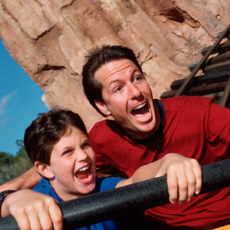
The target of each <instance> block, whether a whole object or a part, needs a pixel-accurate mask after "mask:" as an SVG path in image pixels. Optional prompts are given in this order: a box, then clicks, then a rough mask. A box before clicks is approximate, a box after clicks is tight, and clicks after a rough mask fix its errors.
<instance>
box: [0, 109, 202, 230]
mask: <svg viewBox="0 0 230 230" xmlns="http://www.w3.org/2000/svg"><path fill="white" fill-rule="evenodd" d="M24 143H25V148H26V151H27V154H28V156H29V158H30V159H31V161H32V162H33V164H34V166H35V168H36V170H37V172H38V173H39V174H40V175H41V176H42V177H43V178H42V179H41V181H40V183H39V184H38V185H37V186H36V187H34V189H33V190H35V191H37V192H40V193H44V194H46V195H49V196H51V197H53V198H54V199H55V200H57V201H58V202H61V201H63V200H65V201H66V200H71V199H76V198H80V197H83V196H85V195H87V194H91V193H96V192H101V191H105V190H108V189H112V188H115V187H121V186H125V185H129V184H132V183H135V182H139V181H142V180H146V179H150V178H154V177H156V176H161V175H165V174H166V172H167V170H168V169H169V168H170V165H175V162H183V161H189V162H192V164H194V160H190V159H189V160H188V159H187V158H185V157H183V156H180V155H177V154H169V155H171V157H170V158H169V157H168V158H167V157H166V158H164V161H163V160H162V161H158V163H156V162H154V163H150V164H148V165H145V166H142V167H140V168H139V169H138V170H136V172H135V173H134V174H133V175H132V176H131V177H130V178H129V179H126V180H124V179H121V178H118V177H111V178H97V177H96V176H95V175H96V161H95V153H94V151H93V149H92V147H91V146H90V143H89V139H88V135H87V131H86V128H85V125H84V123H83V122H82V120H81V118H80V117H79V116H78V115H77V114H75V113H73V112H71V111H68V110H53V111H50V112H47V113H43V114H40V116H39V117H38V118H37V119H36V120H34V121H33V122H32V123H31V125H30V126H29V127H28V128H27V129H26V132H25V136H24ZM169 159H170V160H169ZM159 162H160V163H159ZM195 164H196V167H195V168H196V170H195V172H193V173H191V174H190V175H189V177H191V178H192V180H193V183H196V184H197V186H196V190H198V191H200V189H201V180H198V179H197V178H200V177H201V170H197V169H198V168H199V169H200V167H199V165H198V163H195ZM188 166H189V165H188ZM197 171H198V172H197ZM197 173H198V174H199V175H198V176H197ZM193 193H195V190H194V192H193ZM18 194H19V195H18V196H17V199H14V200H12V199H11V198H10V197H11V195H9V197H7V198H9V199H7V198H6V201H5V202H4V203H3V211H4V209H5V208H8V210H9V212H8V213H7V211H8V210H7V211H6V210H5V211H4V213H3V216H4V215H6V214H9V213H11V214H12V215H13V216H14V217H15V219H16V220H17V222H18V225H19V227H20V228H21V229H31V228H33V229H34V228H36V229H50V228H52V229H53V228H54V229H62V221H61V218H60V216H61V213H60V210H59V209H58V206H55V204H54V203H52V205H51V206H50V205H49V204H50V202H52V201H50V199H49V200H47V198H46V197H45V196H43V195H39V193H33V192H32V191H29V190H26V191H23V190H21V191H19V192H18ZM40 200H43V201H44V202H43V203H42V205H41V202H40ZM37 201H38V203H39V202H40V203H39V204H38V205H37V204H36V205H34V206H33V204H34V203H36V202H37ZM81 229H117V225H116V223H115V221H113V220H109V221H105V222H102V223H97V224H94V225H91V226H86V227H84V228H81Z"/></svg>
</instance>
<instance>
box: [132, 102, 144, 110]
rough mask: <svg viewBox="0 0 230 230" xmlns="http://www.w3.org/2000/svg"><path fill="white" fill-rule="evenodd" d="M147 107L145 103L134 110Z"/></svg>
mask: <svg viewBox="0 0 230 230" xmlns="http://www.w3.org/2000/svg"><path fill="white" fill-rule="evenodd" d="M145 105H146V103H144V104H142V105H139V106H137V107H136V108H135V109H134V110H137V109H141V108H143V107H144V106H145Z"/></svg>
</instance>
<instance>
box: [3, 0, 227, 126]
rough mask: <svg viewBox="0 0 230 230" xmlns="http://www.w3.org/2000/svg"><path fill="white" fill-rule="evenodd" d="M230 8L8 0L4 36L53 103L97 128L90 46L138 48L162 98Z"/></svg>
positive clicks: (132, 0)
mask: <svg viewBox="0 0 230 230" xmlns="http://www.w3.org/2000/svg"><path fill="white" fill-rule="evenodd" d="M229 9H230V1H229V0H213V1H209V0H193V1H188V0H153V1H148V0H126V1H123V0H13V1H10V0H0V37H1V38H2V39H3V41H4V44H5V46H6V48H7V49H8V51H9V52H10V54H11V55H12V57H13V58H14V59H15V60H16V61H17V62H18V63H19V64H20V65H21V66H22V67H23V68H24V70H25V71H26V72H27V74H28V75H29V76H30V77H31V78H32V79H33V80H34V81H35V82H36V83H37V84H38V85H39V86H40V87H41V88H42V89H43V90H44V92H45V93H44V96H43V100H44V102H45V103H46V105H47V106H48V107H49V108H54V107H59V108H68V109H72V110H73V111H75V112H78V113H79V114H80V115H81V116H82V117H83V119H84V121H85V122H86V124H87V128H88V129H90V128H91V126H92V125H93V124H94V123H95V122H96V121H98V120H100V119H102V117H101V116H100V115H98V114H97V112H96V111H94V109H93V108H91V106H90V105H89V103H88V101H87V100H86V98H85V96H84V93H83V90H82V85H81V68H82V65H83V63H84V56H85V54H86V53H87V50H88V49H90V48H92V47H95V46H98V45H102V44H118V45H124V46H128V47H130V48H132V49H133V50H134V52H135V53H136V55H137V57H138V59H139V61H140V63H141V65H142V67H143V70H144V72H145V73H146V76H147V80H148V81H149V83H150V85H151V88H152V90H153V95H154V97H159V96H160V94H161V93H162V92H163V91H165V90H168V89H169V86H170V83H171V82H172V81H173V80H175V79H179V78H184V77H186V76H187V75H188V73H189V71H188V68H187V67H188V65H190V64H191V63H193V62H194V61H198V60H199V59H200V58H201V54H200V51H201V50H202V48H204V47H205V46H207V45H210V44H212V43H213V42H214V41H215V40H216V35H217V33H218V32H220V31H221V30H224V29H225V27H226V26H227V25H228V24H229V21H230V12H229Z"/></svg>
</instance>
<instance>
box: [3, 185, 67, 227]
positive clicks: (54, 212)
mask: <svg viewBox="0 0 230 230" xmlns="http://www.w3.org/2000/svg"><path fill="white" fill-rule="evenodd" d="M9 214H11V215H12V216H13V217H14V218H15V219H16V221H17V223H18V226H19V228H20V229H54V230H59V229H63V217H62V212H61V209H60V208H59V206H58V205H57V203H56V202H55V200H54V199H53V198H52V197H49V196H46V195H44V194H41V193H38V192H34V191H32V190H27V189H25V190H20V191H17V192H15V193H11V194H9V195H8V196H7V197H6V198H5V200H4V202H3V204H2V216H3V217H4V216H7V215H9Z"/></svg>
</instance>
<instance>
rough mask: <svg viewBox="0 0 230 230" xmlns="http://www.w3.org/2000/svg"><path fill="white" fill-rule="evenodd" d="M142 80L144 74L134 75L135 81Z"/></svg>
mask: <svg viewBox="0 0 230 230" xmlns="http://www.w3.org/2000/svg"><path fill="white" fill-rule="evenodd" d="M141 80H142V76H140V75H138V76H136V77H134V79H133V81H141Z"/></svg>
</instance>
